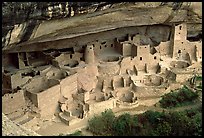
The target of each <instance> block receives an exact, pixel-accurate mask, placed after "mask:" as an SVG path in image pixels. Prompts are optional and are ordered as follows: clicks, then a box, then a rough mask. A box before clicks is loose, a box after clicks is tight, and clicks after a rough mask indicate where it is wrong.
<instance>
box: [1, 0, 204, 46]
mask: <svg viewBox="0 0 204 138" xmlns="http://www.w3.org/2000/svg"><path fill="white" fill-rule="evenodd" d="M9 4H10V9H14V10H13V11H11V13H10V12H7V11H9V8H8V7H9V6H8V5H9ZM14 4H15V3H4V5H3V38H2V44H3V46H4V45H12V44H14V43H13V42H16V43H21V42H23V41H26V40H28V39H29V40H30V41H29V43H36V42H45V41H53V40H59V39H65V38H72V37H77V36H80V35H86V34H90V33H97V32H100V31H107V30H112V29H116V28H121V27H127V26H142V25H153V24H167V25H168V24H172V23H179V22H187V23H188V24H189V25H188V36H190V37H195V36H197V35H199V34H202V8H201V7H202V3H199V2H198V3H197V2H195V3H194V2H179V3H176V2H164V3H162V2H135V3H133V2H130V3H129V2H124V3H107V2H104V3H97V2H96V3H89V4H87V3H86V2H84V3H83V2H82V3H70V4H69V3H47V4H46V3H42V5H39V4H38V3H28V4H27V5H26V4H23V6H22V5H21V4H20V6H14ZM62 5H63V6H62ZM12 6H13V8H12ZM66 6H67V7H68V10H66ZM17 7H18V8H19V9H20V11H22V10H25V11H26V12H25V13H28V15H27V16H28V17H27V18H26V19H25V20H20V19H21V18H20V17H21V16H20V15H21V12H20V11H17V12H16V14H17V15H18V14H20V15H18V16H14V17H15V18H11V16H9V15H13V14H14V11H16V10H15V9H18V8H17ZM51 7H52V8H51ZM32 10H33V11H32ZM39 10H40V13H41V14H36V12H37V11H39ZM29 11H30V12H29ZM72 11H73V12H74V15H73V16H74V17H71V12H72ZM68 12H70V13H69V16H64V14H68ZM9 13H10V14H9ZM25 13H24V14H25ZM85 13H88V14H85ZM49 14H51V15H49ZM78 15H80V16H78ZM43 17H45V18H43ZM66 17H69V18H66ZM22 18H23V17H22ZM56 18H65V19H56ZM39 19H40V20H39ZM48 19H51V20H49V21H43V20H48ZM9 21H10V22H12V23H13V24H10V27H8V26H9V25H8V24H9V23H8V22H9ZM24 22H27V23H24ZM20 23H22V24H27V25H26V30H25V29H18V28H16V26H15V27H14V25H15V24H20ZM18 26H19V25H18ZM21 26H22V25H20V26H19V27H21ZM13 28H14V30H13ZM21 28H22V27H21ZM16 29H17V30H19V31H20V30H21V31H22V32H19V33H20V34H22V35H17V38H15V40H13V39H14V38H12V39H11V37H9V36H16V35H15V33H16V31H15V30H16ZM11 30H13V31H11ZM6 34H7V35H6ZM23 34H24V35H23ZM5 36H7V37H5ZM16 40H17V41H16ZM26 44H27V43H26Z"/></svg>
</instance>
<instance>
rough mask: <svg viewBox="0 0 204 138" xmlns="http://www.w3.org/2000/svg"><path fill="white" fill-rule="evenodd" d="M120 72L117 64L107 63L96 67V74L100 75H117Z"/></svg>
mask: <svg viewBox="0 0 204 138" xmlns="http://www.w3.org/2000/svg"><path fill="white" fill-rule="evenodd" d="M119 71H120V65H119V64H118V62H107V63H102V64H100V65H98V72H99V74H100V75H117V74H119Z"/></svg>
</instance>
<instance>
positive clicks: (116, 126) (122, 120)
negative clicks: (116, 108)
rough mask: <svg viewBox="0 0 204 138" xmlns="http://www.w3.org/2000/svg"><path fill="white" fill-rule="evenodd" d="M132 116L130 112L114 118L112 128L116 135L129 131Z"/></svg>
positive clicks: (128, 133) (126, 133)
mask: <svg viewBox="0 0 204 138" xmlns="http://www.w3.org/2000/svg"><path fill="white" fill-rule="evenodd" d="M131 123H132V118H131V116H130V114H128V113H125V114H123V115H120V116H119V117H118V118H117V119H115V121H114V123H113V130H114V132H115V135H117V136H127V135H130V133H131Z"/></svg>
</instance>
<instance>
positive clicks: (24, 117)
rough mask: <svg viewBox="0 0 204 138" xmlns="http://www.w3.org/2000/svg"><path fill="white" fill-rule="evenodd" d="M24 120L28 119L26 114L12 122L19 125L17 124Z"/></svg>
mask: <svg viewBox="0 0 204 138" xmlns="http://www.w3.org/2000/svg"><path fill="white" fill-rule="evenodd" d="M26 119H28V114H24V115H23V116H20V117H18V118H16V119H15V120H13V121H14V122H16V123H17V124H19V122H21V121H23V120H26Z"/></svg>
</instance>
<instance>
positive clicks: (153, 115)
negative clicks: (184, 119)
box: [144, 110, 164, 124]
mask: <svg viewBox="0 0 204 138" xmlns="http://www.w3.org/2000/svg"><path fill="white" fill-rule="evenodd" d="M144 115H145V117H146V118H147V119H148V121H149V122H150V123H151V124H155V123H158V122H160V121H161V120H162V118H163V116H164V113H162V112H157V111H156V112H154V111H151V110H149V111H146V112H145V113H144Z"/></svg>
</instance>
